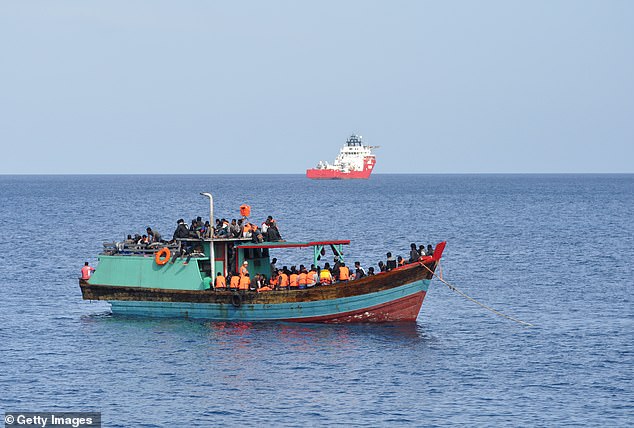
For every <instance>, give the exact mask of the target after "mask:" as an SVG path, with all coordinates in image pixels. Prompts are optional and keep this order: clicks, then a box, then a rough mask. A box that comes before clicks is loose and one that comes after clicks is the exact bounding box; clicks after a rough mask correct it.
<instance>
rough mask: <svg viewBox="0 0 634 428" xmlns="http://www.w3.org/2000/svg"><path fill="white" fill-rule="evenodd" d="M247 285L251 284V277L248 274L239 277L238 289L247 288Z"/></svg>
mask: <svg viewBox="0 0 634 428" xmlns="http://www.w3.org/2000/svg"><path fill="white" fill-rule="evenodd" d="M249 285H251V278H249V277H248V276H243V277H242V278H240V284H239V285H238V290H248V289H249Z"/></svg>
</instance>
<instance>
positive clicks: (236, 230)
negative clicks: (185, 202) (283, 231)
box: [172, 216, 282, 242]
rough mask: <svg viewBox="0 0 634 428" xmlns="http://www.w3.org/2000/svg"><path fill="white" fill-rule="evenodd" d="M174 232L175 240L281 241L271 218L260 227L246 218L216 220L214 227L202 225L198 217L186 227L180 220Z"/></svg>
mask: <svg viewBox="0 0 634 428" xmlns="http://www.w3.org/2000/svg"><path fill="white" fill-rule="evenodd" d="M176 223H177V226H176V230H175V231H174V235H173V237H172V239H173V240H176V239H186V238H193V239H209V238H212V237H213V238H215V239H230V238H246V239H251V240H252V241H253V242H265V241H282V236H281V235H280V230H279V228H278V225H277V221H275V220H274V219H273V217H272V216H268V217H267V219H266V220H265V221H264V222H263V223H262V224H261V225H260V226H258V225H256V224H253V223H250V222H249V221H248V218H246V217H243V218H240V219H235V218H234V219H232V220H231V222H229V221H228V220H227V219H225V218H217V219H216V222H215V225H214V227H212V226H211V224H210V223H209V221H206V222H204V223H203V221H202V219H201V218H200V217H197V218H195V219H193V220H192V222H191V225H190V226H187V223H185V220H183V219H182V218H181V219H179V220H178V221H177V222H176Z"/></svg>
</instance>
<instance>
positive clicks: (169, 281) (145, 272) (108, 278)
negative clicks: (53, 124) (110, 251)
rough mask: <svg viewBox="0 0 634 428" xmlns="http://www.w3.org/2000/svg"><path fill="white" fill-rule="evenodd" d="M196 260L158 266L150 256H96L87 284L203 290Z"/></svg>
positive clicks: (203, 286)
mask: <svg viewBox="0 0 634 428" xmlns="http://www.w3.org/2000/svg"><path fill="white" fill-rule="evenodd" d="M198 260H199V259H191V260H190V263H189V264H187V265H184V264H183V260H181V259H178V260H177V261H176V262H175V263H173V264H172V263H169V262H168V263H167V264H164V265H163V266H159V265H157V264H156V262H155V261H154V257H139V256H104V255H102V256H99V265H98V267H97V270H96V271H95V272H94V273H93V275H92V276H91V277H90V280H89V283H90V284H100V285H110V286H120V285H123V284H126V285H128V286H132V287H151V288H162V289H174V290H203V289H205V288H208V285H205V284H203V277H202V275H201V273H200V269H199V267H198Z"/></svg>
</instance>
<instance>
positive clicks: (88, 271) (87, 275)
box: [81, 262, 95, 280]
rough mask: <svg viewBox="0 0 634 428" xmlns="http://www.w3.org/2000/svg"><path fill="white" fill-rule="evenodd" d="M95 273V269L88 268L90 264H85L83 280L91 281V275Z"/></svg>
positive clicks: (82, 274) (82, 273)
mask: <svg viewBox="0 0 634 428" xmlns="http://www.w3.org/2000/svg"><path fill="white" fill-rule="evenodd" d="M94 271H95V268H94V267H92V266H88V262H85V263H84V267H82V268H81V279H85V280H89V279H90V275H92V273H93V272H94Z"/></svg>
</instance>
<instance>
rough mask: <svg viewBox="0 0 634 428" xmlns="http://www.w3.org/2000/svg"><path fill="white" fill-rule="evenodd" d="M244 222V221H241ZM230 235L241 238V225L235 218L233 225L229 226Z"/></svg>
mask: <svg viewBox="0 0 634 428" xmlns="http://www.w3.org/2000/svg"><path fill="white" fill-rule="evenodd" d="M240 224H242V221H240ZM229 237H230V238H239V237H240V226H239V225H238V223H237V220H236V219H235V218H232V219H231V225H230V226H229Z"/></svg>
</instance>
